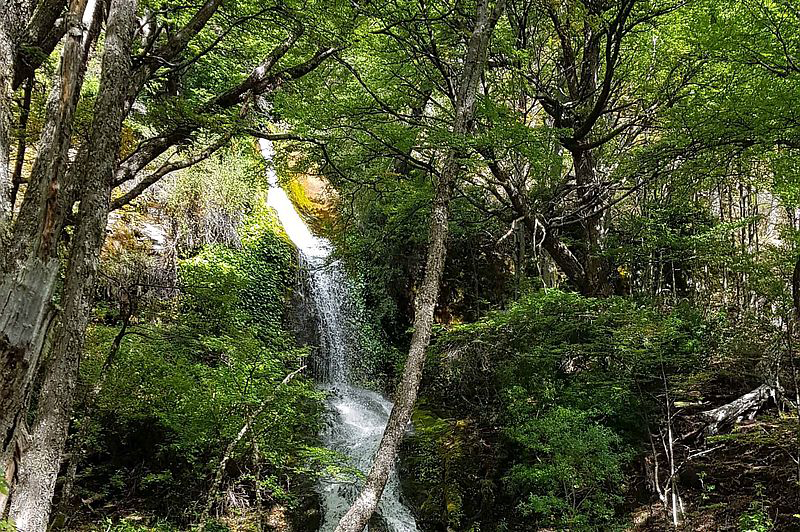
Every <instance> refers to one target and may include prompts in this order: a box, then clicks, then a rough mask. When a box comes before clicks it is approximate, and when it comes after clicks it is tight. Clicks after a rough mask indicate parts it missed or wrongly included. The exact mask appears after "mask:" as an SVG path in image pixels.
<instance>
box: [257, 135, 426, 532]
mask: <svg viewBox="0 0 800 532" xmlns="http://www.w3.org/2000/svg"><path fill="white" fill-rule="evenodd" d="M259 147H260V149H261V155H262V156H263V157H264V159H265V160H266V162H267V178H268V180H269V185H270V189H269V197H268V200H267V204H268V205H269V206H270V207H272V208H273V209H275V211H276V212H277V214H278V218H279V220H280V222H281V225H283V228H284V230H285V231H286V234H287V235H288V236H289V238H290V239H291V240H292V242H294V244H295V246H297V249H298V251H299V254H300V262H301V269H302V270H303V271H304V272H305V273H306V275H307V276H308V277H307V286H308V290H307V292H308V293H307V294H306V297H308V298H309V299H310V302H311V304H312V305H313V307H314V314H315V316H316V322H317V329H318V330H317V333H318V336H319V343H320V356H319V359H320V367H318V368H317V370H318V371H317V374H318V378H319V381H320V382H319V386H320V387H321V388H322V389H324V390H325V391H327V392H328V400H327V410H328V414H327V416H328V419H327V423H326V426H325V428H324V429H323V433H322V434H321V437H322V441H323V443H324V444H325V446H326V447H327V448H329V449H332V450H335V451H339V452H341V453H343V454H344V455H346V456H347V457H349V459H350V463H351V465H353V466H355V467H357V468H358V469H360V470H361V471H364V472H365V473H366V472H367V470H368V469H369V467H370V465H371V463H372V457H373V455H374V454H375V451H376V449H377V448H378V444H379V442H380V439H381V436H382V435H383V430H384V428H385V427H386V421H387V420H388V419H389V413H390V412H391V409H392V403H391V402H390V401H388V400H386V398H384V397H383V396H381V395H380V394H378V393H375V392H373V391H370V390H365V389H363V388H359V387H357V386H353V385H351V384H350V383H349V381H348V373H349V371H348V362H349V360H350V359H351V357H357V356H358V345H356V342H355V341H354V339H355V338H356V334H354V333H355V331H354V329H353V321H352V320H353V313H352V312H349V309H350V308H352V305H351V304H350V302H351V300H352V297H353V296H352V293H351V291H350V289H349V283H348V279H347V276H346V275H345V272H344V271H343V269H342V268H341V266H340V264H339V263H338V262H337V261H332V260H329V256H330V253H331V244H330V242H329V241H328V240H326V239H324V238H320V237H318V236H316V235H314V234H313V233H312V232H311V231H310V230H309V228H308V226H307V225H306V224H305V222H304V221H303V219H302V218H301V217H300V215H299V214H298V213H297V211H296V210H295V208H294V205H293V204H292V202H291V201H290V200H289V198H288V196H287V195H286V193H285V192H284V190H283V189H282V188H281V187H280V186H279V184H278V179H277V176H276V174H275V170H274V168H273V167H272V164H271V162H272V158H273V155H274V149H273V147H272V143H271V142H270V141H268V140H264V139H260V140H259ZM359 488H360V486H358V485H352V484H348V483H339V482H335V481H333V479H328V480H327V481H325V480H323V481H321V482H320V483H319V485H318V490H319V493H320V497H321V500H322V507H323V508H322V510H323V518H322V526H321V528H320V531H322V532H329V531H333V530H334V529H335V528H336V525H337V523H338V522H339V519H340V518H341V516H342V515H344V513H345V512H346V511H347V509H348V508H349V507H350V504H351V502H352V501H353V500H354V499H355V497H356V495H357V494H358V490H359ZM377 514H378V515H377V517H376V518H374V519H373V521H371V522H370V523H371V524H370V526H369V528H370V529H372V530H373V531H379V530H380V531H383V530H386V531H390V532H409V531H416V530H417V526H416V523H415V521H414V517H413V515H412V514H411V511H410V510H409V509H408V508H407V507H406V506H405V505H404V504H403V502H402V500H401V492H400V482H399V480H398V478H397V474H396V473H395V474H393V475H392V477H391V478H390V479H389V482H388V484H387V485H386V489H385V490H384V492H383V497H382V498H381V501H380V504H379V505H378V512H377Z"/></svg>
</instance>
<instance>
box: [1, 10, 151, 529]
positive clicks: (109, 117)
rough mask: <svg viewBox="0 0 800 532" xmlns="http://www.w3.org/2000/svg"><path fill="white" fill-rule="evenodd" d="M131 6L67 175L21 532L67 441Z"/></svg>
mask: <svg viewBox="0 0 800 532" xmlns="http://www.w3.org/2000/svg"><path fill="white" fill-rule="evenodd" d="M135 11H136V1H135V0H113V1H112V4H111V10H110V13H109V19H108V28H107V31H106V38H105V44H104V53H103V63H102V74H101V82H100V92H99V95H98V98H97V101H96V104H95V110H94V120H93V123H92V131H91V137H90V145H91V146H92V157H89V158H86V159H85V160H84V161H79V163H81V162H82V163H84V164H80V165H79V166H77V167H75V168H73V169H72V170H71V173H72V172H75V173H76V174H78V175H80V176H82V181H83V189H82V191H81V195H80V214H79V221H78V224H77V226H76V230H75V237H74V239H73V242H74V245H73V247H72V249H71V252H70V257H69V267H68V268H67V272H68V273H67V277H66V280H65V285H64V294H63V297H62V301H61V304H62V306H63V311H62V313H61V316H60V319H59V321H58V322H57V323H56V326H55V331H54V342H53V348H52V352H51V355H50V363H49V366H48V368H47V371H46V374H45V377H44V381H43V384H42V389H41V391H40V394H39V403H38V408H37V415H36V418H35V420H34V423H33V425H32V427H31V440H32V444H31V446H30V448H29V449H27V450H26V451H25V452H24V453H23V455H22V457H21V459H20V462H19V468H18V471H17V482H16V483H15V485H14V492H13V496H12V500H11V507H10V508H11V509H10V516H11V518H12V519H13V520H14V522H15V523H16V525H17V528H18V529H19V530H21V531H23V532H40V531H44V530H46V529H47V523H48V519H49V515H50V506H51V501H52V498H53V492H54V489H55V481H56V477H57V476H58V470H59V466H60V464H61V456H62V454H63V449H64V445H65V443H66V439H67V429H68V426H69V414H70V411H71V408H72V401H73V396H74V392H75V387H76V385H77V381H78V366H79V360H80V354H81V352H82V350H83V343H84V337H85V330H86V325H87V323H88V320H89V315H90V311H91V307H92V295H93V293H94V282H95V277H96V274H97V268H98V264H99V258H100V251H101V248H102V245H103V241H104V240H105V228H106V223H107V218H108V209H109V201H110V194H111V188H112V177H113V171H114V166H115V164H116V156H117V152H118V151H119V145H120V134H121V130H122V121H123V117H124V111H123V109H124V103H125V95H126V94H125V91H124V83H122V80H124V79H126V77H127V76H128V75H129V73H130V52H131V43H132V40H133V29H134V15H135Z"/></svg>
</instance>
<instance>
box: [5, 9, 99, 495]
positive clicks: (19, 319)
mask: <svg viewBox="0 0 800 532" xmlns="http://www.w3.org/2000/svg"><path fill="white" fill-rule="evenodd" d="M85 6H86V0H73V2H72V5H71V6H70V13H69V15H68V21H69V22H68V27H69V30H68V37H67V39H66V41H65V43H64V48H63V51H62V55H61V67H60V72H59V76H58V78H57V82H56V83H55V85H54V87H53V90H52V92H51V94H50V97H49V100H48V104H47V112H46V117H47V122H46V124H45V127H44V130H43V132H42V136H41V140H40V148H39V154H38V156H37V158H36V161H35V162H34V166H33V169H32V171H31V176H30V180H29V184H28V187H27V189H26V192H25V199H24V200H23V202H22V206H21V207H20V213H19V215H18V216H17V219H16V220H15V223H14V228H13V235H9V234H8V232H7V231H6V232H5V233H4V234H0V238H3V237H5V238H3V242H2V243H3V246H2V249H1V250H0V263H2V264H3V274H2V277H0V405H2V408H0V464H2V465H3V466H5V467H6V468H9V467H10V466H11V462H12V460H13V454H14V449H15V446H16V445H17V432H18V430H19V427H20V424H21V422H22V417H23V410H24V407H25V405H26V404H27V397H28V395H29V391H30V383H31V380H32V376H33V375H34V373H35V371H36V369H37V368H38V364H39V355H40V351H41V349H42V345H43V343H44V339H45V336H46V334H47V330H48V328H49V325H50V321H51V320H52V317H53V313H54V308H53V306H52V303H51V299H52V296H53V292H54V289H55V285H56V279H57V276H58V269H59V260H58V253H57V240H58V238H59V236H60V232H61V227H62V224H63V218H64V211H65V210H66V208H67V205H66V203H67V202H66V201H65V200H64V194H63V193H61V190H60V189H61V187H62V185H63V183H62V181H63V177H64V174H65V172H66V165H67V152H68V149H69V144H70V137H71V131H72V118H73V114H74V111H75V107H76V105H77V100H78V93H79V88H80V84H81V82H82V80H83V74H84V72H85V69H86V61H85V54H84V46H83V44H84V39H83V38H84V31H83V25H82V23H81V17H82V16H83V11H84V8H85ZM0 136H1V135H0ZM0 144H2V141H1V139H0ZM2 162H3V166H4V167H5V168H7V165H6V163H7V161H5V160H4V161H2ZM9 236H11V238H9ZM2 509H3V508H0V510H2Z"/></svg>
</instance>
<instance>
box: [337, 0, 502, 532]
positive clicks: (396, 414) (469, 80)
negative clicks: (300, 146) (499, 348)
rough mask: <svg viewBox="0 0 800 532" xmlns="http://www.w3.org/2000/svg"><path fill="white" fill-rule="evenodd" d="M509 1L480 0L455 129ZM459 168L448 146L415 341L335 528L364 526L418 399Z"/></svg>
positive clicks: (467, 115) (351, 531)
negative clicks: (367, 465)
mask: <svg viewBox="0 0 800 532" xmlns="http://www.w3.org/2000/svg"><path fill="white" fill-rule="evenodd" d="M504 7H505V3H504V0H498V2H497V4H496V5H495V9H494V10H491V11H490V9H489V6H488V0H479V2H478V6H477V16H476V20H475V28H474V29H473V32H472V35H471V37H470V40H469V44H468V47H467V56H466V60H465V62H464V70H463V72H462V73H461V79H460V80H459V82H458V94H457V96H456V101H455V102H454V103H455V122H454V125H453V132H454V133H455V134H457V135H465V134H468V133H469V132H470V131H471V129H472V122H473V117H474V114H475V101H476V98H477V92H478V83H479V81H480V78H481V76H482V74H483V69H484V64H485V60H486V51H487V48H488V46H489V40H490V38H491V35H492V33H493V31H494V27H495V25H496V23H497V20H498V19H499V18H500V15H501V14H502V11H503V9H504ZM459 169H460V162H459V153H458V151H457V150H456V149H455V148H450V149H449V150H448V151H447V153H446V155H445V159H444V165H443V168H442V172H441V175H440V176H439V180H438V183H437V186H436V193H435V196H434V202H433V210H432V212H431V220H430V235H429V242H428V256H427V261H426V265H425V275H424V278H423V281H422V286H421V287H420V290H419V292H418V294H417V299H416V304H415V316H414V333H413V335H412V338H411V347H410V349H409V353H408V359H407V360H406V365H405V369H404V370H403V377H402V381H401V382H400V386H399V387H398V390H397V393H396V394H395V398H394V399H395V401H394V406H393V407H392V412H391V414H390V416H389V420H388V422H387V424H386V430H385V431H384V433H383V438H382V439H381V443H380V445H379V446H378V450H377V452H376V454H375V459H374V462H373V464H372V468H371V469H370V471H369V475H368V476H367V479H366V481H365V483H364V487H363V488H362V489H361V492H360V493H359V494H358V497H357V498H356V500H355V502H353V505H352V506H351V507H350V509H349V510H348V511H347V513H346V514H345V515H344V516H343V517H342V519H341V520H340V521H339V524H338V526H337V527H336V532H361V531H362V530H364V527H366V525H367V523H368V521H369V519H370V517H371V516H372V514H373V513H374V512H375V509H376V508H377V506H378V502H379V501H380V498H381V495H382V494H383V490H384V488H385V487H386V482H387V481H388V480H389V475H390V474H391V473H392V470H393V469H394V463H395V459H396V455H397V447H398V446H399V444H400V441H401V440H402V438H403V434H404V433H405V430H406V428H407V427H408V423H409V421H410V419H411V413H412V411H413V409H414V403H415V401H416V399H417V391H418V390H419V384H420V380H421V379H422V369H423V367H424V364H425V351H426V349H427V347H428V344H429V343H430V337H431V329H432V326H433V312H434V309H435V307H436V300H437V299H438V295H439V282H440V280H441V276H442V271H443V270H444V263H445V257H446V252H447V249H446V241H447V229H448V227H447V225H448V217H449V207H450V195H451V190H452V187H453V183H454V181H455V180H456V178H457V177H458V173H459Z"/></svg>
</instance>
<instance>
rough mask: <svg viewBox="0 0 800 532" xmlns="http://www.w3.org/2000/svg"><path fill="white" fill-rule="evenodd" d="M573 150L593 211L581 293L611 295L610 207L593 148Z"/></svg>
mask: <svg viewBox="0 0 800 532" xmlns="http://www.w3.org/2000/svg"><path fill="white" fill-rule="evenodd" d="M571 153H572V161H573V163H574V166H575V179H576V181H577V183H578V189H579V190H580V192H581V200H582V202H583V203H585V204H587V205H588V207H587V210H588V211H589V212H590V213H592V214H590V215H589V216H587V217H586V218H585V219H584V220H583V232H584V245H585V246H586V249H585V254H584V257H583V269H584V272H585V277H584V286H582V287H581V292H582V293H583V294H584V295H587V296H599V297H604V296H610V295H611V294H612V293H613V287H612V286H611V283H610V281H609V276H608V273H609V272H608V260H607V259H606V258H605V257H603V256H602V253H603V249H604V247H605V237H606V229H607V227H606V226H607V219H608V216H607V212H608V210H607V209H603V208H602V207H603V205H604V203H605V201H604V198H602V197H601V195H602V193H603V191H602V189H601V187H600V183H598V182H597V171H596V169H595V159H594V155H593V154H592V152H591V150H583V149H580V150H574V151H572V152H571Z"/></svg>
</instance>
